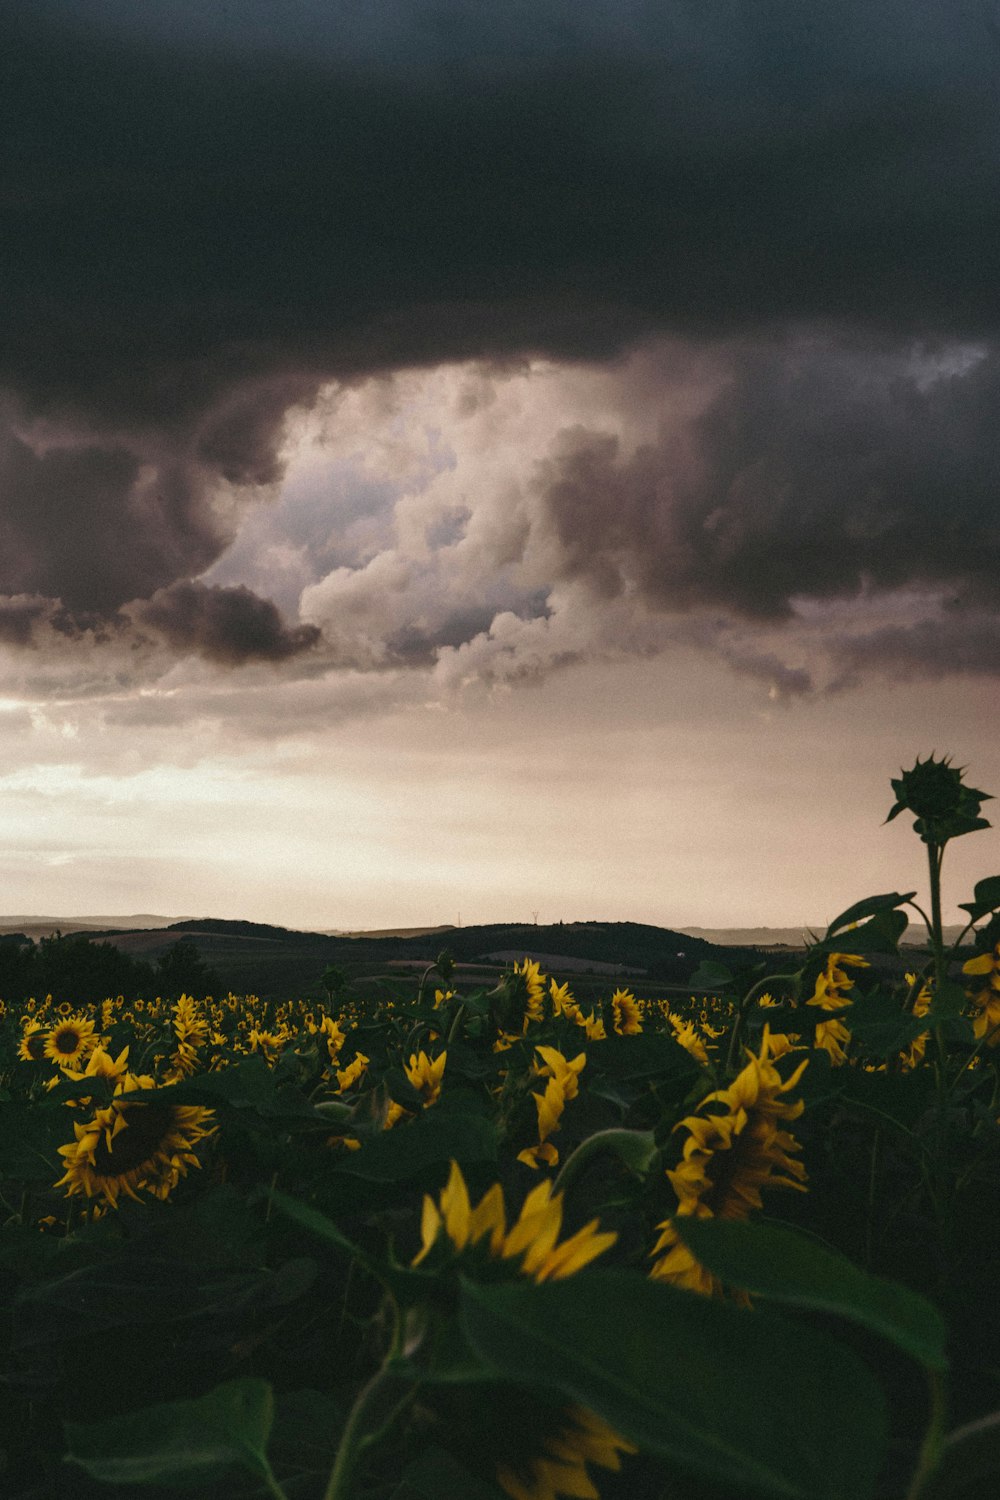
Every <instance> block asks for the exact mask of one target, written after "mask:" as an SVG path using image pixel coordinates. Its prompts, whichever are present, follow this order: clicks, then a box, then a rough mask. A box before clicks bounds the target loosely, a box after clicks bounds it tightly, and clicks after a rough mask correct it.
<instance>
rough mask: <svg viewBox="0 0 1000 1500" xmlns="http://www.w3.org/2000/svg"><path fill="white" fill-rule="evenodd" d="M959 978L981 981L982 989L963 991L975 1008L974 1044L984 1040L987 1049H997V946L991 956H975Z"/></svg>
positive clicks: (999, 977) (999, 971)
mask: <svg viewBox="0 0 1000 1500" xmlns="http://www.w3.org/2000/svg"><path fill="white" fill-rule="evenodd" d="M962 973H963V974H971V975H972V976H973V978H976V979H981V980H982V981H983V986H982V988H981V989H979V990H976V991H966V993H967V994H968V995H969V999H970V1000H971V1001H972V1003H973V1005H974V1006H975V1007H976V1014H975V1016H974V1017H973V1020H972V1031H973V1035H974V1036H975V1038H976V1040H977V1041H982V1040H983V1038H984V1037H985V1039H986V1045H987V1046H988V1047H997V1046H1000V943H997V944H996V946H995V947H994V949H993V951H992V952H991V953H978V954H977V955H976V957H975V958H970V959H969V960H968V962H967V963H964V964H963V965H962Z"/></svg>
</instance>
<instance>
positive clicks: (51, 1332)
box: [12, 1252, 269, 1350]
mask: <svg viewBox="0 0 1000 1500" xmlns="http://www.w3.org/2000/svg"><path fill="white" fill-rule="evenodd" d="M268 1280H269V1277H268V1274H267V1273H266V1272H253V1273H246V1274H245V1273H237V1274H233V1275H226V1276H221V1277H219V1278H217V1279H216V1280H214V1281H206V1282H202V1283H199V1282H198V1281H197V1279H196V1278H195V1277H194V1276H193V1275H192V1272H191V1267H190V1266H189V1265H186V1264H185V1262H184V1261H182V1260H169V1259H167V1258H165V1257H163V1256H153V1255H144V1254H142V1253H141V1252H128V1253H125V1254H122V1255H119V1256H115V1257H114V1258H112V1259H109V1260H104V1261H101V1262H99V1263H98V1264H96V1265H87V1266H80V1267H78V1268H77V1269H76V1270H74V1271H69V1272H67V1273H66V1274H65V1275H63V1276H58V1277H56V1278H54V1279H53V1280H50V1281H40V1282H37V1283H34V1284H29V1285H27V1286H23V1287H21V1288H20V1289H19V1290H18V1291H17V1292H16V1293H15V1295H14V1299H13V1308H12V1324H13V1347H14V1348H16V1349H19V1350H26V1349H29V1348H32V1347H34V1346H38V1345H44V1344H61V1343H64V1342H65V1341H66V1340H67V1339H70V1338H79V1337H84V1336H86V1335H89V1334H95V1333H107V1332H108V1331H109V1330H110V1329H113V1328H127V1327H130V1326H131V1327H147V1328H148V1327H149V1326H150V1325H153V1324H158V1323H177V1322H179V1321H180V1320H181V1319H184V1318H190V1319H197V1318H202V1317H204V1316H205V1314H207V1313H217V1312H220V1311H224V1312H229V1313H231V1312H234V1311H236V1310H238V1309H240V1308H242V1307H248V1306H250V1305H251V1304H252V1303H253V1302H255V1301H256V1300H258V1299H259V1298H260V1296H261V1294H262V1292H264V1291H266V1289H267V1287H268Z"/></svg>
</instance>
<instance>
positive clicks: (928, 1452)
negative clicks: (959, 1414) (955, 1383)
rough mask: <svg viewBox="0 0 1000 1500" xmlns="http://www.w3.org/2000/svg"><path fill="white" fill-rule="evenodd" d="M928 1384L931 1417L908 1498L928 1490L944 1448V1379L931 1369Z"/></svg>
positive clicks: (913, 1499) (915, 1496)
mask: <svg viewBox="0 0 1000 1500" xmlns="http://www.w3.org/2000/svg"><path fill="white" fill-rule="evenodd" d="M927 1384H928V1389H929V1391H930V1408H931V1409H930V1417H929V1419H928V1422H927V1430H926V1431H925V1433H924V1440H923V1442H922V1443H921V1444H920V1452H919V1453H918V1455H917V1467H916V1468H915V1469H914V1471H913V1478H912V1479H911V1480H910V1487H909V1489H908V1490H907V1492H906V1500H920V1497H921V1495H924V1494H925V1493H926V1492H927V1487H928V1484H929V1483H930V1481H931V1480H932V1479H933V1477H934V1475H935V1474H936V1473H937V1470H938V1466H939V1465H940V1463H941V1453H942V1450H943V1448H944V1423H945V1395H944V1379H943V1377H942V1376H941V1375H940V1374H939V1372H938V1371H936V1370H931V1371H929V1372H928V1376H927Z"/></svg>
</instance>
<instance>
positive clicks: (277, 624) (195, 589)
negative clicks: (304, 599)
mask: <svg viewBox="0 0 1000 1500" xmlns="http://www.w3.org/2000/svg"><path fill="white" fill-rule="evenodd" d="M134 613H135V616H136V619H137V621H138V623H139V625H140V626H145V627H147V628H150V629H152V630H155V631H157V632H158V633H159V634H160V635H161V636H162V637H163V638H164V639H165V640H166V642H167V644H168V645H169V646H170V647H171V648H172V649H173V650H174V651H177V652H179V653H181V654H185V655H186V654H197V655H199V656H203V657H206V658H207V659H208V660H209V661H214V662H218V663H219V664H221V665H222V666H227V667H236V666H243V665H244V664H245V663H247V662H251V661H266V662H281V661H286V660H287V659H288V658H289V657H291V656H297V655H298V654H299V653H300V652H303V651H308V650H310V649H311V648H312V647H314V646H315V645H316V643H317V642H318V641H319V638H320V632H319V630H318V629H317V628H316V626H315V625H297V626H295V627H292V628H289V626H287V625H286V624H285V622H284V621H283V620H282V618H281V615H280V614H279V612H278V610H277V609H276V608H275V606H274V605H273V604H272V603H271V601H270V600H269V599H261V598H260V597H259V596H258V595H257V594H254V593H251V591H250V590H249V589H247V588H242V587H237V588H209V587H206V585H205V584H202V583H176V584H174V585H172V586H171V587H170V588H167V589H161V590H160V591H159V592H158V593H156V594H154V595H153V598H152V599H150V600H149V601H148V603H145V604H142V605H139V606H137V607H136V609H135V612H134Z"/></svg>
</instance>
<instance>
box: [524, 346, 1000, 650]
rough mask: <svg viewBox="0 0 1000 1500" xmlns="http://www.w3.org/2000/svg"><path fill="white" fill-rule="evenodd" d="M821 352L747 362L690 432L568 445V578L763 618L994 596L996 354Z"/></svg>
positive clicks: (553, 511)
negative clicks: (916, 595)
mask: <svg viewBox="0 0 1000 1500" xmlns="http://www.w3.org/2000/svg"><path fill="white" fill-rule="evenodd" d="M957 366H958V367H957V368H956V367H955V356H954V354H953V355H952V357H951V360H950V361H949V359H948V358H947V357H946V356H944V355H942V356H941V357H940V358H938V359H935V358H934V357H933V356H927V357H925V358H923V359H916V358H911V359H907V358H905V357H902V358H901V357H900V356H898V355H888V354H882V355H881V356H879V355H873V354H872V353H871V352H870V351H865V352H864V353H861V352H860V351H857V350H853V351H852V350H849V349H848V350H844V349H838V348H836V347H835V348H832V349H831V348H830V347H828V346H824V345H822V344H820V345H816V344H814V343H805V344H793V345H790V346H789V345H784V346H781V347H779V348H774V349H770V350H759V349H755V350H750V351H748V352H744V353H742V354H738V355H737V356H736V358H735V361H734V370H733V373H732V376H731V378H730V380H729V381H728V382H727V384H726V385H725V387H724V388H723V390H722V391H721V392H720V394H719V395H718V397H717V398H716V399H715V400H714V401H713V402H712V403H711V404H710V405H709V407H708V408H707V410H705V411H704V412H703V413H702V414H701V415H700V416H698V417H697V418H696V419H695V420H694V421H692V422H691V423H690V424H689V426H688V427H687V429H686V430H684V431H682V432H680V433H678V432H676V431H673V430H672V431H670V432H669V433H667V434H666V435H665V436H664V437H663V438H662V439H661V441H659V442H658V443H656V444H650V445H644V446H642V447H640V448H639V449H638V450H637V451H636V452H634V453H632V454H629V455H623V454H622V452H621V451H620V444H619V442H618V440H617V438H616V437H615V436H614V435H610V434H607V433H601V432H592V431H587V430H580V429H577V430H571V431H569V432H567V433H564V434H563V436H562V438H561V440H560V444H559V448H558V451H557V452H556V453H554V454H553V455H552V456H551V457H549V458H548V459H546V460H545V461H544V462H543V464H542V465H541V466H540V475H539V488H540V492H541V496H542V501H543V504H544V507H545V509H546V511H547V512H548V514H549V515H550V516H551V518H552V519H553V521H554V523H555V525H556V528H557V531H558V535H559V539H560V543H561V549H562V557H561V561H560V564H559V567H560V571H561V572H562V574H563V575H564V576H569V577H577V578H579V577H583V578H586V579H587V580H588V581H589V582H590V583H591V585H592V586H593V588H594V590H595V591H596V592H597V593H598V594H601V595H605V596H614V595H616V594H620V593H622V592H624V591H625V590H626V589H628V588H633V589H636V590H637V591H638V592H639V593H640V594H641V595H642V596H643V597H644V598H646V599H647V600H649V601H650V602H651V603H652V604H653V605H654V606H659V607H661V608H674V609H689V608H693V607H696V606H698V605H712V606H719V605H724V606H726V608H727V609H729V610H730V611H732V612H735V613H736V614H741V615H744V616H747V617H750V618H751V619H758V620H761V621H765V622H767V621H779V622H780V621H782V620H786V619H789V618H791V616H792V615H793V613H794V606H795V602H796V600H797V599H800V598H811V599H823V598H836V597H848V598H849V597H852V596H860V595H861V594H862V593H863V592H864V591H866V590H876V591H890V590H896V589H902V588H912V587H915V586H919V587H924V588H936V589H940V590H944V591H947V592H949V593H950V594H951V595H952V602H953V604H964V605H969V606H971V605H973V604H977V603H979V604H981V603H989V604H991V605H994V606H995V605H996V603H997V601H998V598H1000V583H998V579H1000V507H998V497H1000V450H998V448H997V443H996V424H997V418H998V415H1000V357H998V355H997V352H996V351H995V350H991V351H990V352H989V353H987V352H986V351H978V352H976V353H974V354H968V353H967V354H966V355H965V357H964V358H959V359H958V361H957Z"/></svg>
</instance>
